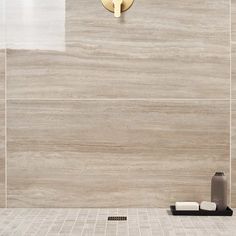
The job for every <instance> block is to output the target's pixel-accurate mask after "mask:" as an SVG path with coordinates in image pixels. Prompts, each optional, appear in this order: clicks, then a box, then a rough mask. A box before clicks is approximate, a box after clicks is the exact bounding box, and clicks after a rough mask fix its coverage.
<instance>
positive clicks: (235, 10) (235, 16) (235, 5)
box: [231, 0, 236, 43]
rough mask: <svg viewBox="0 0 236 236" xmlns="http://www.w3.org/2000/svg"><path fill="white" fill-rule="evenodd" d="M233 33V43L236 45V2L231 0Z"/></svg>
mask: <svg viewBox="0 0 236 236" xmlns="http://www.w3.org/2000/svg"><path fill="white" fill-rule="evenodd" d="M231 33H232V41H233V42H235V43H236V0H231Z"/></svg>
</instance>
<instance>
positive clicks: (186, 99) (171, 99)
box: [0, 98, 236, 101]
mask: <svg viewBox="0 0 236 236" xmlns="http://www.w3.org/2000/svg"><path fill="white" fill-rule="evenodd" d="M0 100H4V99H0ZM6 100H7V101H230V99H204V98H193V99H188V98H163V99H162V98H161V99H159V98H78V99H69V98H68V99H63V98H62V99H60V98H58V99H57V98H8V99H6ZM232 100H236V99H232Z"/></svg>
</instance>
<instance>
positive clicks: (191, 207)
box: [175, 202, 199, 211]
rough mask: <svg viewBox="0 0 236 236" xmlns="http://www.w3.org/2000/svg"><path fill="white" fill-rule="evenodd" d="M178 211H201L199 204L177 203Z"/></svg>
mask: <svg viewBox="0 0 236 236" xmlns="http://www.w3.org/2000/svg"><path fill="white" fill-rule="evenodd" d="M175 209H176V211H199V204H198V203H197V202H176V203H175Z"/></svg>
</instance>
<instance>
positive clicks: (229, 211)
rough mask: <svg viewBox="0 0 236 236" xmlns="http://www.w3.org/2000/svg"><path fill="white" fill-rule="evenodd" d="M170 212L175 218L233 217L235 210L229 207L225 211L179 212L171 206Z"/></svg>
mask: <svg viewBox="0 0 236 236" xmlns="http://www.w3.org/2000/svg"><path fill="white" fill-rule="evenodd" d="M170 210H171V213H172V215H175V216H232V215H233V210H232V209H231V208H229V207H227V208H226V210H225V211H217V210H216V211H206V210H201V209H200V210H199V211H177V210H176V209H175V206H174V205H172V206H170Z"/></svg>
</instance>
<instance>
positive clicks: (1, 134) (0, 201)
mask: <svg viewBox="0 0 236 236" xmlns="http://www.w3.org/2000/svg"><path fill="white" fill-rule="evenodd" d="M4 206H5V105H4V100H0V207H4Z"/></svg>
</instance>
